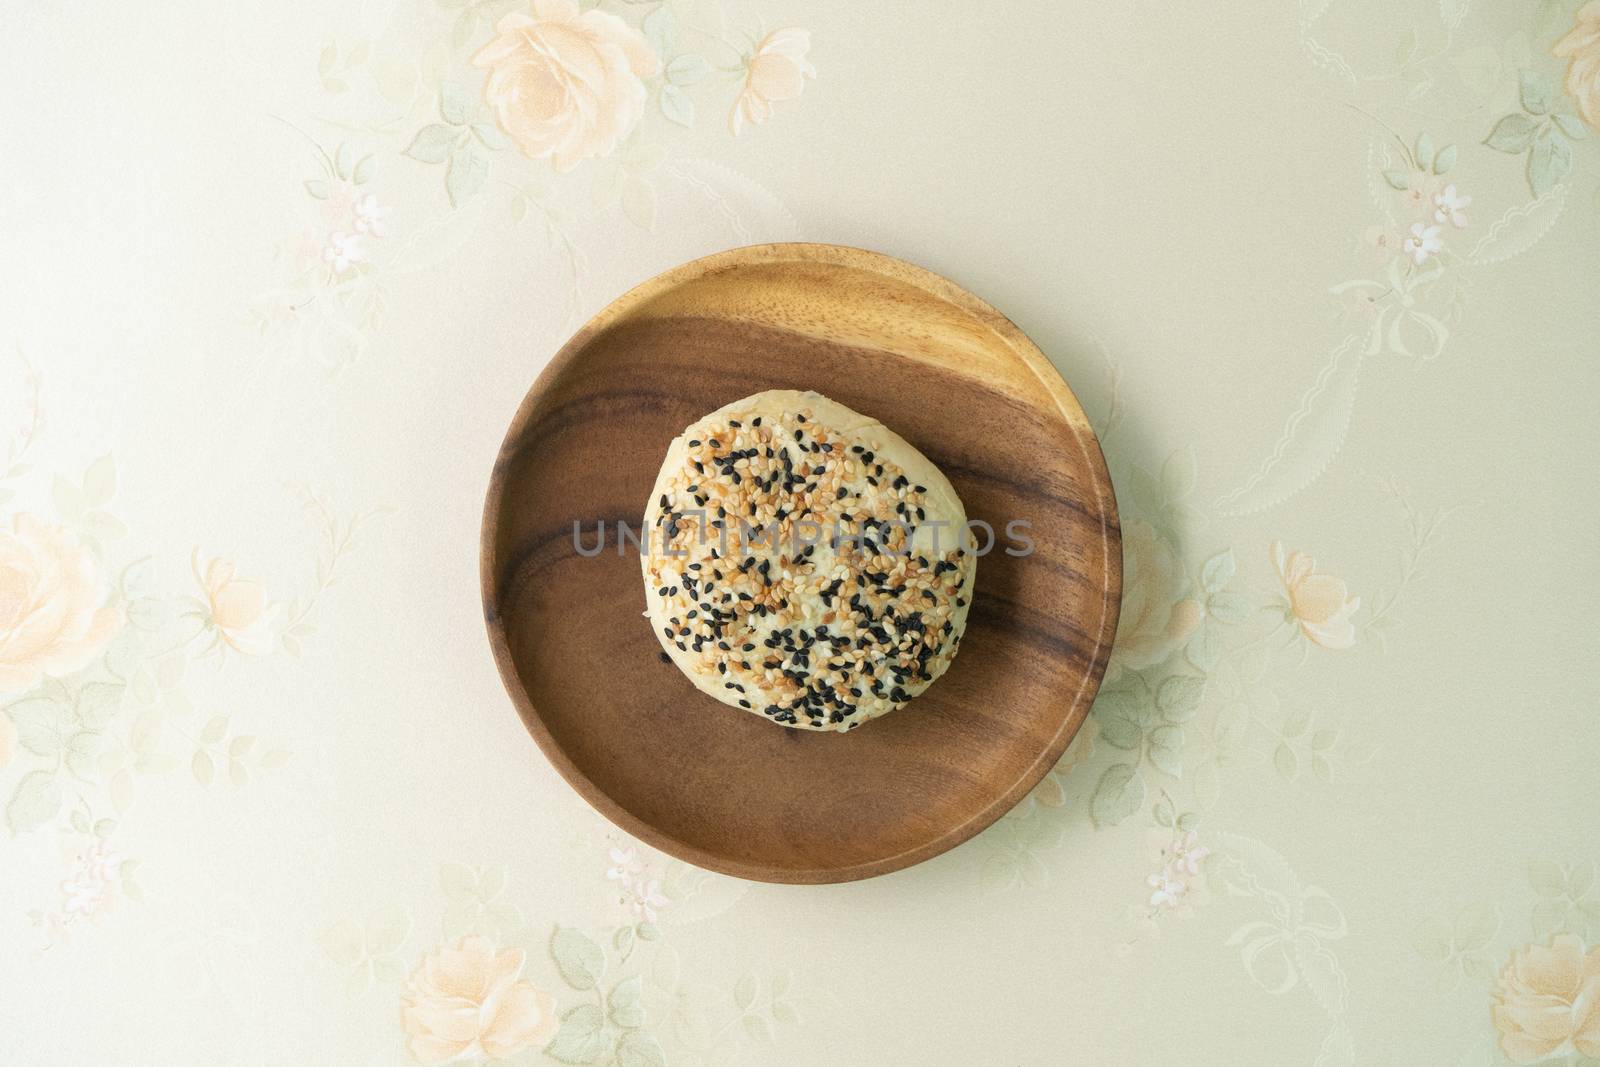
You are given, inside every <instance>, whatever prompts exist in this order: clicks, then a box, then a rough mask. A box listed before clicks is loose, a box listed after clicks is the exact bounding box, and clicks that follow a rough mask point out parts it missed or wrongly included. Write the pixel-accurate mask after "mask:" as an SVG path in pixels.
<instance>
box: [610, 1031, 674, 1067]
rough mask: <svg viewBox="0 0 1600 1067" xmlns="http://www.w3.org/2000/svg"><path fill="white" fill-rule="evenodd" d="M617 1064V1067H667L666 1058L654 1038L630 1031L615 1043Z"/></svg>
mask: <svg viewBox="0 0 1600 1067" xmlns="http://www.w3.org/2000/svg"><path fill="white" fill-rule="evenodd" d="M617 1063H618V1065H619V1067H667V1056H666V1053H664V1052H662V1051H661V1046H660V1045H659V1044H657V1043H656V1039H655V1038H653V1037H651V1036H650V1035H649V1034H646V1033H643V1032H641V1031H638V1030H632V1031H629V1032H628V1033H626V1034H623V1035H622V1040H621V1041H619V1042H617Z"/></svg>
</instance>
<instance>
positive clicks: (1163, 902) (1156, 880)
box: [1145, 867, 1189, 911]
mask: <svg viewBox="0 0 1600 1067" xmlns="http://www.w3.org/2000/svg"><path fill="white" fill-rule="evenodd" d="M1145 884H1146V885H1148V886H1150V888H1152V889H1153V890H1155V892H1153V893H1151V894H1150V906H1151V907H1152V908H1166V909H1167V910H1168V911H1171V910H1172V909H1173V908H1176V907H1177V906H1178V902H1179V901H1180V900H1182V899H1183V895H1184V894H1185V893H1187V892H1188V891H1189V886H1188V885H1187V884H1186V883H1185V882H1184V881H1183V880H1182V879H1179V878H1176V877H1174V876H1173V873H1172V869H1171V868H1170V867H1163V868H1162V869H1161V870H1159V871H1157V872H1156V873H1155V874H1152V875H1151V876H1150V877H1149V878H1146V879H1145Z"/></svg>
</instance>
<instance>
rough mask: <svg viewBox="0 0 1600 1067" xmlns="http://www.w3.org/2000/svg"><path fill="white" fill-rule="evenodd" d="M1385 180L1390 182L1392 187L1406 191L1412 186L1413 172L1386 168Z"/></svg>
mask: <svg viewBox="0 0 1600 1067" xmlns="http://www.w3.org/2000/svg"><path fill="white" fill-rule="evenodd" d="M1383 180H1384V181H1386V182H1388V183H1389V186H1390V188H1392V189H1399V190H1400V191H1401V192H1405V191H1406V190H1407V189H1409V188H1411V172H1410V171H1407V170H1386V171H1384V172H1383Z"/></svg>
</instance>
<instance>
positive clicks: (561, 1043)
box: [544, 1004, 611, 1063]
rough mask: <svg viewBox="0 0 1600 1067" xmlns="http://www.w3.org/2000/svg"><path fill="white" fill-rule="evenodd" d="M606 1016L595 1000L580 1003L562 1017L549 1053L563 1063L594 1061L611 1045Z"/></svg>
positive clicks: (549, 1047) (548, 1047)
mask: <svg viewBox="0 0 1600 1067" xmlns="http://www.w3.org/2000/svg"><path fill="white" fill-rule="evenodd" d="M610 1036H611V1035H610V1034H608V1033H607V1032H606V1017H605V1016H604V1015H602V1014H601V1012H600V1009H599V1008H598V1007H596V1006H595V1005H593V1004H579V1005H578V1006H577V1007H576V1008H573V1009H572V1010H571V1011H569V1012H567V1013H566V1014H565V1015H563V1016H562V1017H561V1028H560V1029H559V1030H557V1031H556V1036H555V1038H554V1039H553V1040H552V1041H551V1042H550V1044H548V1045H546V1046H545V1050H544V1052H545V1055H546V1056H549V1057H550V1058H551V1059H554V1060H558V1061H560V1062H561V1063H594V1062H595V1061H596V1060H598V1059H599V1058H600V1057H601V1056H602V1055H603V1054H604V1053H605V1052H606V1050H607V1048H608V1047H609V1046H610V1043H611V1042H610Z"/></svg>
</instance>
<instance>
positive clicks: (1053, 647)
mask: <svg viewBox="0 0 1600 1067" xmlns="http://www.w3.org/2000/svg"><path fill="white" fill-rule="evenodd" d="M763 389H815V390H817V391H819V392H821V393H824V394H826V395H827V396H830V397H832V398H834V399H835V400H838V401H840V402H841V403H843V404H846V405H848V406H850V407H852V408H855V409H856V410H857V411H861V412H863V413H865V414H868V415H871V416H872V417H874V418H876V419H879V420H881V421H882V422H883V423H884V424H885V425H887V426H889V427H890V428H891V429H893V430H895V431H896V432H898V433H899V434H900V435H901V436H903V437H905V438H906V439H907V440H908V441H910V442H911V443H912V444H914V445H916V446H917V447H918V448H919V449H921V450H922V451H923V452H924V453H925V454H926V455H927V456H928V457H929V458H930V459H932V460H933V461H934V462H935V463H936V464H938V466H939V468H940V469H941V470H943V471H944V472H945V474H946V475H948V476H949V478H950V481H951V482H952V483H953V484H954V485H955V488H956V491H957V492H958V493H959V494H960V496H961V500H962V502H963V503H964V504H965V505H966V510H967V514H968V516H969V517H970V518H973V519H983V520H985V521H987V522H989V523H990V524H992V525H993V526H994V528H995V529H996V531H1002V532H1003V531H1004V529H1005V526H1006V523H1007V522H1009V521H1011V520H1014V519H1015V520H1023V521H1026V522H1028V523H1030V524H1031V528H1030V529H1029V530H1028V531H1027V533H1028V535H1029V536H1030V537H1031V538H1032V539H1033V541H1034V543H1035V548H1034V551H1033V552H1032V553H1031V554H1029V555H1024V556H1013V555H1008V554H1007V553H1006V552H1005V551H1004V550H1003V549H1004V545H1005V544H1006V542H1005V540H1004V537H1003V533H1002V534H1001V536H1000V539H999V541H998V542H997V544H996V546H995V548H994V550H993V551H991V552H990V553H988V554H987V555H985V556H983V558H981V559H980V560H979V561H978V582H977V594H976V596H975V598H974V600H973V605H972V610H971V615H970V618H969V621H968V626H967V633H966V637H965V638H964V639H963V640H962V643H961V653H960V655H958V656H957V657H956V660H955V663H954V664H953V665H952V666H951V668H950V670H949V671H948V672H947V673H946V674H945V675H944V677H942V678H941V679H939V680H938V681H937V682H935V683H934V684H933V686H932V687H931V688H930V689H929V690H928V691H927V692H925V693H923V694H922V695H921V696H918V697H917V698H915V699H914V700H913V701H912V702H911V703H910V704H908V705H906V706H905V707H904V708H901V709H900V710H899V711H896V712H894V713H893V714H891V715H888V716H886V717H884V718H882V719H878V720H874V721H872V722H869V723H867V724H866V725H865V726H863V727H861V729H859V730H855V731H852V732H850V733H848V734H835V733H812V732H808V731H799V730H788V729H784V728H782V727H779V726H775V725H774V724H772V723H770V722H767V721H765V720H763V719H762V718H760V717H759V716H755V715H751V714H749V713H747V712H744V711H740V710H738V709H736V708H730V707H727V706H725V705H723V704H719V703H717V702H715V701H713V700H711V699H710V698H709V697H706V696H704V695H703V694H701V693H699V692H697V691H696V690H695V689H694V688H693V687H692V686H691V685H690V684H689V681H688V679H686V678H684V677H683V676H682V675H681V674H679V673H678V670H677V668H676V667H673V666H672V665H670V664H667V663H663V662H661V659H660V656H659V652H660V649H659V647H658V645H657V643H656V638H655V635H654V634H653V633H652V632H651V630H650V625H649V623H648V621H647V620H646V619H645V618H643V617H642V613H643V611H644V588H643V584H642V582H641V580H640V575H639V561H638V558H637V555H636V550H635V549H634V548H633V546H632V545H631V544H630V545H628V547H627V550H626V552H625V553H623V554H620V555H619V554H618V552H617V551H616V548H615V546H616V543H617V538H616V537H615V535H614V534H613V533H612V532H611V531H612V530H614V528H615V523H617V522H619V521H622V522H626V523H627V524H628V526H629V527H630V528H631V529H635V530H637V528H638V525H639V522H640V519H641V517H642V516H643V514H644V510H645V498H646V496H647V495H648V494H649V492H650V487H651V484H652V483H653V482H654V480H655V476H656V472H657V470H658V468H659V467H660V464H661V460H662V457H663V456H664V455H665V454H666V450H667V445H668V443H669V442H670V441H671V440H672V439H673V437H675V436H676V435H677V434H678V433H679V432H681V431H682V430H683V428H684V427H685V426H687V425H689V423H691V422H693V421H694V420H695V419H697V418H699V417H700V416H702V415H704V414H706V413H707V412H709V411H712V410H713V409H715V408H718V407H720V406H721V405H723V404H726V403H727V402H729V401H731V400H736V399H738V398H739V397H742V396H745V395H748V394H750V393H754V392H758V391H760V390H763ZM602 519H603V520H605V522H606V528H607V537H606V543H607V548H606V551H605V552H603V553H602V554H600V555H599V556H596V557H593V558H588V557H585V556H582V555H580V554H579V553H578V552H577V551H576V549H575V547H574V543H573V524H574V523H575V522H576V523H581V524H582V529H583V531H584V544H585V545H586V546H590V545H593V543H594V540H595V532H594V531H595V526H596V523H597V522H599V521H600V520H602ZM482 553H483V555H482V571H481V578H482V586H483V604H484V616H485V618H486V620H487V622H488V628H489V640H490V643H491V644H492V645H493V647H494V655H495V659H496V661H497V662H498V664H499V667H500V673H501V676H502V677H503V678H504V679H505V684H506V688H507V689H508V690H509V691H510V693H511V697H512V699H513V700H514V701H515V702H516V705H517V709H518V711H519V712H521V714H522V719H523V721H524V722H525V723H526V724H527V727H528V730H529V731H530V732H531V733H532V734H533V737H534V739H535V740H536V741H537V742H538V743H539V746H540V747H541V748H542V749H543V750H544V752H545V755H547V756H548V757H549V758H550V761H551V762H552V763H554V764H555V766H556V769H557V770H559V771H560V772H561V774H562V775H563V776H564V777H565V778H566V779H567V781H568V782H570V783H571V784H572V785H573V787H574V788H576V789H577V790H578V792H580V793H581V794H583V796H584V798H585V799H586V800H588V801H589V802H590V803H591V804H593V805H594V806H595V807H596V808H598V809H599V810H600V811H601V812H602V813H603V814H605V815H606V817H608V818H609V819H611V821H613V822H615V823H616V824H617V825H618V826H620V827H622V828H623V829H624V830H626V831H627V832H628V833H630V834H633V835H634V836H635V837H638V838H640V839H642V840H644V841H646V842H648V843H649V844H651V845H653V846H655V847H656V848H659V849H661V850H662V851H664V852H668V853H671V854H672V855H674V856H678V857H679V858H681V859H684V860H687V861H689V862H690V863H695V864H698V865H699V866H701V867H707V868H710V869H712V870H716V871H722V872H724V873H727V874H732V875H737V876H740V877H743V878H753V879H758V880H761V881H769V882H836V881H846V880H849V879H853V878H866V877H869V876H871V875H876V874H883V873H885V872H888V871H893V870H898V869H900V868H902V867H907V866H910V865H911V864H913V863H917V862H919V861H921V860H925V859H927V858H929V857H930V856H934V855H937V854H938V853H940V852H943V851H944V850H946V849H948V848H952V847H954V846H955V845H957V844H960V843H961V842H962V841H965V840H966V839H967V838H969V837H971V836H972V835H973V834H975V833H977V832H978V831H979V830H981V829H983V828H984V827H985V826H988V825H989V824H990V823H992V822H994V820H995V819H997V818H999V817H1000V816H1001V815H1002V814H1004V813H1005V812H1006V811H1007V810H1008V809H1009V808H1010V807H1011V806H1012V805H1013V804H1015V803H1016V802H1017V801H1018V800H1020V799H1021V798H1022V797H1023V796H1024V795H1026V793H1027V792H1028V790H1029V789H1031V788H1032V787H1033V785H1034V784H1035V783H1036V782H1038V780H1039V779H1040V778H1041V777H1043V775H1044V774H1045V772H1047V771H1048V770H1049V769H1050V768H1051V767H1052V766H1053V765H1054V764H1055V762H1056V760H1057V759H1058V758H1059V757H1060V755H1061V753H1062V751H1063V750H1064V749H1065V748H1066V747H1067V742H1068V741H1070V740H1071V739H1072V735H1073V734H1074V733H1075V732H1076V731H1077V729H1078V726H1079V725H1080V724H1081V723H1082V722H1083V719H1084V716H1085V715H1086V714H1087V713H1088V710H1089V704H1090V702H1091V701H1092V700H1093V699H1094V694H1095V690H1096V689H1097V688H1098V687H1099V684H1100V677H1101V675H1102V673H1104V670H1105V665H1106V657H1107V656H1108V654H1109V652H1110V649H1111V639H1112V636H1113V635H1114V634H1115V632H1116V623H1117V609H1118V606H1119V603H1120V600H1121V590H1122V548H1121V538H1120V532H1119V530H1118V527H1117V513H1116V502H1115V500H1114V498H1113V496H1112V491H1111V481H1110V479H1109V477H1108V476H1107V474H1106V468H1105V462H1104V459H1103V458H1102V457H1101V454H1100V447H1099V444H1098V442H1097V441H1096V440H1095V436H1094V432H1093V430H1092V429H1091V428H1090V426H1089V423H1088V420H1087V419H1086V418H1085V417H1084V414H1083V410H1082V409H1081V408H1080V407H1079V406H1078V402H1077V400H1076V399H1075V398H1074V397H1073V395H1072V392H1071V390H1069V389H1068V388H1067V386H1066V383H1065V382H1063V381H1062V380H1061V377H1060V375H1058V374H1057V373H1056V371H1055V369H1054V368H1053V367H1051V365H1050V363H1049V362H1048V361H1047V360H1046V359H1045V357H1044V356H1043V354H1042V353H1040V351H1039V350H1038V348H1036V347H1035V346H1034V345H1033V343H1032V342H1030V341H1029V340H1028V339H1027V337H1025V336H1024V335H1023V334H1022V332H1021V331H1020V330H1018V329H1017V328H1016V326H1014V325H1012V323H1011V322H1010V321H1008V320H1007V319H1006V318H1005V317H1004V316H1002V315H1000V314H999V313H998V312H996V311H995V310H994V309H993V308H991V307H990V306H989V305H988V304H985V303H984V302H983V301H981V300H979V299H978V298H976V297H974V296H972V295H971V294H970V293H967V292H966V291H965V290H963V289H961V288H960V287H959V286H957V285H954V284H953V283H951V282H949V281H947V280H945V279H944V278H941V277H939V276H938V275H935V274H931V273H929V272H928V271H925V270H922V269H920V268H917V267H913V266H911V265H910V264H907V263H903V262H901V261H899V260H896V259H891V258H890V257H888V256H883V255H878V254H876V253H873V252H865V251H861V250H859V249H854V248H843V247H838V246H834V245H816V244H777V245H757V246H754V247H750V248H738V249H734V250H732V251H728V252H722V253H719V254H717V255H714V256H707V257H706V258H704V259H698V260H695V261H694V262H692V263H686V264H684V265H683V266H681V267H678V268H676V269H674V270H670V271H668V272H666V273H665V274H662V275H660V276H658V277H656V278H653V279H651V280H650V281H648V282H645V283H644V284H643V285H640V286H638V287H637V288H635V289H633V290H631V291H630V292H628V293H626V294H624V295H623V296H622V297H620V298H619V299H618V300H616V301H615V302H614V303H613V304H611V306H610V307H608V308H606V309H605V310H604V311H602V312H600V314H598V315H596V316H595V317H594V319H593V320H591V321H590V322H589V323H588V324H586V325H585V326H584V327H583V328H582V329H580V330H579V331H578V332H577V333H576V334H574V335H573V337H572V339H571V340H570V341H568V342H567V343H566V345H565V346H563V347H562V349H561V351H560V352H559V353H557V355H556V357H555V359H554V360H552V361H551V363H550V365H549V367H547V368H546V369H545V371H544V373H543V374H541V375H539V379H538V381H537V382H535V383H534V385H533V389H532V390H531V391H530V392H529V393H528V395H527V398H526V399H524V400H523V402H522V406H521V408H520V409H518V411H517V414H516V418H515V419H513V420H512V423H511V428H510V430H509V431H508V432H507V434H506V439H505V443H504V445H503V446H502V447H501V449H500V455H499V458H498V459H497V461H496V463H495V467H494V473H493V476H492V478H491V480H490V484H489V496H488V501H487V503H486V505H485V508H484V521H483V546H482Z"/></svg>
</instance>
